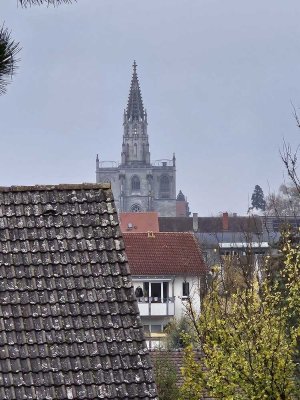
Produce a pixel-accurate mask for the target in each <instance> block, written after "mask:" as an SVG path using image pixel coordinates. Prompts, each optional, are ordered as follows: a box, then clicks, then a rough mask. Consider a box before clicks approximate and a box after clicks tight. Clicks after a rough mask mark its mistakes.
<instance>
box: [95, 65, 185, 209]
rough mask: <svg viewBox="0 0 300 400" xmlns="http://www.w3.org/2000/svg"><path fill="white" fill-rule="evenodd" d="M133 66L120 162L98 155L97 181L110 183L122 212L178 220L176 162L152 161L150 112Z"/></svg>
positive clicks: (173, 159) (135, 66)
mask: <svg viewBox="0 0 300 400" xmlns="http://www.w3.org/2000/svg"><path fill="white" fill-rule="evenodd" d="M136 69H137V65H136V63H135V62H134V64H133V74H132V80H131V85H130V92H129V98H128V103H127V108H126V110H124V117H123V129H124V131H123V142H122V152H121V163H120V164H119V163H117V162H112V161H102V160H100V159H99V157H98V155H97V159H96V182H111V185H112V190H113V194H114V198H115V202H116V207H117V209H118V211H120V212H145V211H156V212H158V213H159V215H160V216H173V217H175V216H176V215H177V214H176V209H177V202H176V159H175V155H174V154H173V157H172V158H171V159H165V160H158V161H155V162H151V160H150V148H149V136H148V132H147V128H148V120H147V112H146V109H145V108H144V105H143V101H142V94H141V90H140V86H139V80H138V75H137V70H136Z"/></svg>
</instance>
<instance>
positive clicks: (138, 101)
mask: <svg viewBox="0 0 300 400" xmlns="http://www.w3.org/2000/svg"><path fill="white" fill-rule="evenodd" d="M132 67H133V74H132V79H131V85H130V92H129V98H128V103H127V109H126V116H127V118H128V119H129V120H131V121H134V120H135V121H143V120H144V117H145V111H144V105H143V100H142V94H141V89H140V84H139V79H138V76H137V72H136V68H137V63H136V62H135V60H134V62H133V66H132Z"/></svg>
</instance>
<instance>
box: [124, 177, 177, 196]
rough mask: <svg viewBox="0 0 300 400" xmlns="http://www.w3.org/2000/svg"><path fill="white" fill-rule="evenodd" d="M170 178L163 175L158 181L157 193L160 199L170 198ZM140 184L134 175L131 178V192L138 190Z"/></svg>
mask: <svg viewBox="0 0 300 400" xmlns="http://www.w3.org/2000/svg"><path fill="white" fill-rule="evenodd" d="M170 186H171V185H170V178H169V177H168V176H167V175H163V176H162V177H161V178H160V181H159V193H160V197H162V198H165V199H167V198H169V197H170ZM140 188H141V182H140V178H139V177H138V176H137V175H134V176H133V177H132V178H131V190H132V191H136V190H140Z"/></svg>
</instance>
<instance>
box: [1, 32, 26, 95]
mask: <svg viewBox="0 0 300 400" xmlns="http://www.w3.org/2000/svg"><path fill="white" fill-rule="evenodd" d="M20 50H21V48H20V46H19V43H18V42H15V41H13V40H12V39H11V37H10V32H9V31H8V29H7V28H4V26H2V27H1V28H0V95H2V94H4V93H5V92H6V86H7V85H8V84H9V83H10V79H9V78H12V76H13V75H14V73H15V71H16V68H17V63H18V61H19V60H18V59H16V55H17V54H18V52H19V51H20Z"/></svg>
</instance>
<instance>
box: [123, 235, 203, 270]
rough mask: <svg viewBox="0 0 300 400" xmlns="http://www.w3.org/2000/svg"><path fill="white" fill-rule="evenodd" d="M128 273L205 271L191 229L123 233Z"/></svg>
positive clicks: (199, 250) (200, 253)
mask: <svg viewBox="0 0 300 400" xmlns="http://www.w3.org/2000/svg"><path fill="white" fill-rule="evenodd" d="M124 241H125V245H126V254H127V257H128V263H129V266H130V271H131V273H132V275H190V276H199V275H202V274H205V273H206V266H205V264H204V261H203V256H202V252H201V249H200V247H199V243H198V241H197V239H196V238H195V236H194V235H193V234H192V233H187V232H184V233H182V232H180V233H173V232H171V233H170V232H168V233H161V232H156V233H152V232H150V233H124Z"/></svg>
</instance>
